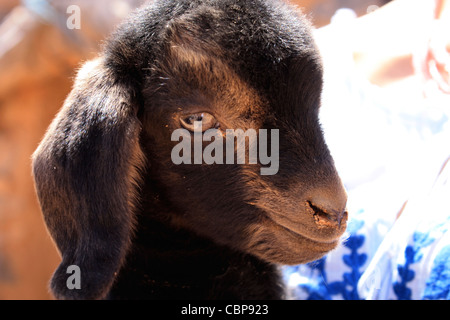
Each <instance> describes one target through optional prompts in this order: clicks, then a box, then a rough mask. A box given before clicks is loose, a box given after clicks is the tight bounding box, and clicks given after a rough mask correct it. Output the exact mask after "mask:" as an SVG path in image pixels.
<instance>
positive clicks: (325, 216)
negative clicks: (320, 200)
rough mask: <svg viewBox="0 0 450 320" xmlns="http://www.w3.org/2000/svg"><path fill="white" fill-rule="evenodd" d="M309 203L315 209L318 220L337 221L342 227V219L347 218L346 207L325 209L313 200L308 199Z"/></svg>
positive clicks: (315, 216)
mask: <svg viewBox="0 0 450 320" xmlns="http://www.w3.org/2000/svg"><path fill="white" fill-rule="evenodd" d="M308 205H309V206H310V207H311V209H312V210H313V211H314V218H315V219H316V222H318V223H319V222H321V221H324V220H325V221H327V222H333V223H337V224H338V227H339V228H340V227H341V223H342V220H345V219H346V216H347V211H346V210H345V209H342V210H332V209H324V208H322V207H320V206H318V205H316V204H314V203H312V202H311V201H308Z"/></svg>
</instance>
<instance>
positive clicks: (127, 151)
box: [33, 58, 144, 299]
mask: <svg viewBox="0 0 450 320" xmlns="http://www.w3.org/2000/svg"><path fill="white" fill-rule="evenodd" d="M117 78H118V77H115V76H114V73H113V72H112V71H111V70H109V69H108V67H107V66H106V65H105V63H104V61H103V59H101V58H98V59H97V60H94V61H92V62H88V63H87V64H86V65H85V66H84V67H83V68H82V69H81V70H80V72H79V74H78V77H77V79H76V81H75V86H74V88H73V90H72V92H71V93H70V95H69V96H68V98H67V100H66V102H65V104H64V106H63V108H62V109H61V111H60V112H59V114H58V115H57V117H56V118H55V120H54V121H53V123H52V124H51V125H50V127H49V130H48V132H47V133H46V135H45V137H44V139H43V141H42V142H41V144H40V145H39V147H38V149H37V150H36V152H35V153H34V155H33V175H34V179H35V185H36V191H37V194H38V198H39V202H40V205H41V209H42V212H43V215H44V219H45V222H46V224H47V227H48V230H49V232H50V234H51V236H52V237H53V239H54V240H55V242H56V245H57V247H58V249H59V250H60V252H61V255H62V261H61V264H60V265H59V267H58V268H57V270H56V271H55V273H54V275H53V278H52V281H51V290H52V291H53V293H54V295H55V296H56V298H60V299H97V298H104V297H105V296H106V294H107V293H108V291H109V289H110V288H111V286H112V284H113V282H114V278H115V276H116V274H117V272H118V271H119V269H120V267H121V265H122V263H123V261H124V258H125V255H126V252H127V249H128V247H129V244H130V241H131V240H130V238H131V236H132V231H133V226H134V220H135V219H134V215H133V207H134V201H135V200H136V199H135V198H136V196H135V191H136V190H135V189H136V187H137V184H138V181H137V180H138V178H139V176H140V172H139V171H140V169H142V167H143V163H144V157H143V153H142V151H141V149H140V146H139V132H140V129H141V126H140V122H139V120H138V118H137V112H138V109H139V102H138V101H139V98H138V94H139V93H138V90H137V89H136V87H135V86H134V85H133V84H132V83H131V82H128V83H127V82H126V81H125V80H123V79H121V80H120V81H119V80H118V79H117ZM71 265H76V266H78V267H79V271H80V274H79V276H80V277H79V279H78V280H80V284H81V288H80V289H77V288H73V286H71V285H69V286H68V282H69V284H70V281H71V280H70V279H69V277H71V275H72V269H73V268H72V267H71V268H69V266H71ZM68 268H69V270H68ZM73 279H75V280H76V278H73ZM68 280H69V281H68ZM71 288H72V289H71Z"/></svg>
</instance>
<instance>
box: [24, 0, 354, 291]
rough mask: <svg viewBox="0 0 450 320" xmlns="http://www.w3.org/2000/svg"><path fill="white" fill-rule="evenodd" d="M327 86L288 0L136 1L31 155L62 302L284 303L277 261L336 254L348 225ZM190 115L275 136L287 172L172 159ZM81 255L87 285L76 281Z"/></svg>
mask: <svg viewBox="0 0 450 320" xmlns="http://www.w3.org/2000/svg"><path fill="white" fill-rule="evenodd" d="M321 88H322V66H321V60H320V57H319V55H318V52H317V49H316V47H315V44H314V41H313V39H312V37H311V33H310V26H309V24H308V22H307V21H306V20H305V18H304V17H303V16H302V15H301V14H299V13H298V12H296V11H295V9H294V8H293V7H292V6H290V5H288V4H285V3H283V2H282V1H275V0H274V1H261V0H247V1H245V0H223V1H222V0H204V1H198V0H196V1H186V0H179V1H155V2H152V3H150V4H149V5H147V6H144V7H143V8H141V9H139V10H137V11H136V12H135V13H134V14H133V15H132V16H131V17H130V18H129V19H128V20H127V21H126V22H124V23H123V24H122V25H121V26H120V27H119V28H118V29H117V31H116V32H115V33H114V34H113V35H112V36H111V37H110V39H109V40H108V41H107V42H106V44H105V46H104V49H103V51H102V53H101V54H100V55H99V57H98V58H97V59H96V60H93V61H91V62H88V63H87V64H86V65H85V66H84V67H83V68H82V69H81V70H80V71H79V74H78V77H77V79H76V82H75V85H74V88H73V90H72V92H71V93H70V95H69V96H68V98H67V100H66V102H65V104H64V106H63V108H62V110H61V111H60V112H59V114H58V115H57V117H56V118H55V120H54V121H53V123H52V124H51V126H50V128H49V130H48V132H47V133H46V135H45V137H44V139H43V141H42V142H41V144H40V146H39V147H38V149H37V150H36V152H35V154H34V156H33V174H34V178H35V184H36V190H37V194H38V198H39V201H40V205H41V208H42V212H43V215H44V219H45V222H46V224H47V227H48V230H49V232H50V234H51V236H52V237H53V239H54V241H55V243H56V245H57V247H58V249H59V250H60V252H61V255H62V262H61V264H60V265H59V267H58V268H57V270H56V272H55V274H54V275H53V278H52V282H51V289H52V292H53V293H54V294H55V296H56V297H57V298H62V299H80V298H81V299H99V298H100V299H101V298H127V299H132V298H191V299H192V298H194V299H195V298H211V299H216V298H217V299H219V298H228V299H280V298H283V286H282V285H281V280H280V276H279V274H278V265H280V264H299V263H305V262H308V261H311V260H314V259H317V258H319V257H321V256H322V255H324V254H325V253H326V252H328V251H330V250H332V249H333V248H335V247H336V245H338V243H339V237H340V236H341V235H342V233H343V231H344V230H345V224H346V223H345V222H346V219H347V213H346V211H345V207H346V201H347V196H346V193H345V190H344V188H343V186H342V183H341V180H340V179H339V177H338V175H337V173H336V169H335V167H334V163H333V160H332V158H331V156H330V153H329V150H328V148H327V146H326V144H325V141H324V138H323V135H322V131H321V128H320V124H319V120H318V112H319V111H318V110H319V106H320V94H321ZM192 120H203V121H202V127H201V131H205V130H206V129H214V130H216V131H215V132H216V133H218V135H216V137H215V139H216V140H217V139H219V140H221V139H224V141H225V139H226V138H225V133H226V132H227V129H238V128H239V129H242V130H243V131H244V130H245V131H246V130H250V129H254V130H256V131H258V130H260V129H266V130H278V131H277V132H278V133H279V142H278V141H271V143H269V144H268V145H269V146H274V144H275V143H276V144H277V145H276V147H277V151H278V152H279V153H278V154H279V158H278V159H277V160H278V163H279V170H277V172H276V174H272V175H263V174H261V170H260V169H261V168H262V165H263V164H261V163H256V164H251V163H247V162H246V163H244V164H237V163H236V164H225V161H224V164H220V163H215V164H206V163H202V164H188V163H181V164H175V163H174V161H173V159H172V157H171V155H172V151H173V148H174V147H175V146H176V145H177V141H172V140H173V139H172V133H173V132H174V131H175V130H176V129H180V128H183V129H186V130H187V132H188V135H192V136H194V135H195V133H193V129H192V124H193V123H194V122H195V121H192ZM258 132H259V131H258ZM216 140H215V141H216ZM217 141H218V140H217ZM206 147H207V146H206V145H205V144H204V143H203V145H201V148H206ZM246 148H247V150H248V149H250V146H249V145H247V147H246ZM202 150H203V149H202ZM269 150H270V149H269ZM234 151H235V149H232V152H234ZM233 155H234V154H233ZM227 156H228V155H227ZM224 157H225V155H224ZM72 265H76V266H78V267H79V270H80V275H81V288H79V289H77V288H70V286H69V287H68V286H67V279H68V277H69V276H70V274H68V273H67V270H68V268H69V266H72Z"/></svg>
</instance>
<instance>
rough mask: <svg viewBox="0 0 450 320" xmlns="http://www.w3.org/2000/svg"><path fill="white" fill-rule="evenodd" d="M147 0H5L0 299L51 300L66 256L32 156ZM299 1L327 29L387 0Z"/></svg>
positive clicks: (1, 13) (0, 44) (0, 46)
mask: <svg viewBox="0 0 450 320" xmlns="http://www.w3.org/2000/svg"><path fill="white" fill-rule="evenodd" d="M142 2H143V1H142V0H108V1H106V0H96V1H92V0H70V1H66V0H54V1H45V0H23V1H18V0H2V1H1V2H0V299H52V296H51V295H50V294H49V292H48V281H49V279H50V277H51V274H52V272H53V271H54V270H55V268H56V266H57V265H58V263H59V259H60V257H59V256H58V253H57V251H56V248H55V246H54V244H53V242H52V240H51V239H50V237H49V235H48V233H47V231H46V228H45V225H44V223H43V219H42V216H41V212H40V210H39V207H38V202H37V199H36V196H35V191H34V186H33V182H32V178H31V170H30V158H31V155H32V153H33V151H34V150H35V149H36V147H37V145H38V143H39V141H40V139H41V138H42V136H43V134H44V132H45V130H46V128H47V127H48V125H49V124H50V122H51V120H52V119H53V117H54V116H55V114H56V113H57V111H58V110H59V108H60V107H61V106H62V103H63V101H64V99H65V97H66V96H67V94H68V93H69V91H70V89H71V85H72V82H73V78H74V75H75V72H76V69H77V68H78V67H79V66H80V65H81V64H82V62H83V61H86V60H88V59H90V58H93V57H94V56H95V55H96V53H97V52H98V49H99V44H100V43H101V40H102V39H104V37H105V36H106V35H107V34H108V33H109V32H111V30H112V29H113V28H114V26H115V25H117V23H119V22H120V21H121V20H122V19H123V18H124V17H125V16H126V15H127V14H128V13H129V12H130V10H132V9H133V8H135V7H137V6H139V5H140V4H141V3H142ZM292 2H294V3H296V4H298V5H299V6H301V7H303V8H304V9H303V10H304V12H305V13H307V14H308V15H309V17H310V18H311V20H312V22H313V24H314V25H315V26H316V27H322V26H325V25H327V24H328V23H329V22H330V19H331V17H332V16H333V15H334V13H335V12H336V10H337V9H339V8H351V9H353V10H354V12H355V13H356V15H357V16H362V15H365V14H366V13H368V12H369V11H373V10H375V9H377V8H378V7H380V6H382V5H384V4H385V3H386V2H388V1H384V0H303V1H302V0H298V1H292ZM71 5H77V6H78V7H79V8H80V9H81V11H80V18H81V20H80V25H79V26H78V27H79V28H77V26H75V28H74V29H70V28H68V23H69V20H68V19H70V17H71V16H72V15H73V14H76V11H70V10H69V11H68V9H70V8H71V7H70V6H71ZM72 8H73V7H72ZM75 9H76V8H75ZM72 22H73V21H72Z"/></svg>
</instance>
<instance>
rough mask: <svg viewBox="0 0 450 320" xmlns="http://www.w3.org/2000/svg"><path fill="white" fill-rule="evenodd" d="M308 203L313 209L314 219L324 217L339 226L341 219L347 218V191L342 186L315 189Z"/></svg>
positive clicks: (317, 219)
mask: <svg viewBox="0 0 450 320" xmlns="http://www.w3.org/2000/svg"><path fill="white" fill-rule="evenodd" d="M308 205H309V206H310V207H311V208H312V209H313V210H314V215H315V216H316V221H320V220H321V219H325V221H328V222H329V223H332V224H335V223H336V224H337V225H338V227H340V226H341V223H342V221H344V222H345V220H346V219H347V211H346V206H347V193H346V192H345V189H344V188H337V189H334V190H317V191H316V192H315V193H314V195H313V196H311V197H310V200H309V201H308Z"/></svg>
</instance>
